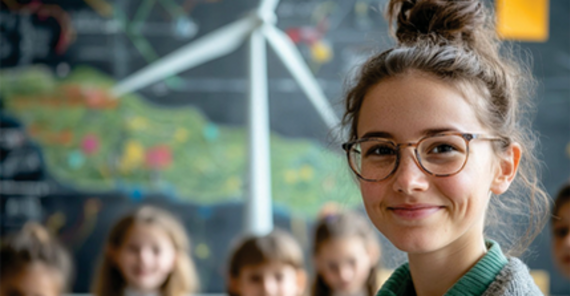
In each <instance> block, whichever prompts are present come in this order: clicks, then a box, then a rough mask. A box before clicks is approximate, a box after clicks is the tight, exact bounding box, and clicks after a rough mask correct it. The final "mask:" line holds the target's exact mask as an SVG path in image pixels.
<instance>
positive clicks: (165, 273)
mask: <svg viewBox="0 0 570 296" xmlns="http://www.w3.org/2000/svg"><path fill="white" fill-rule="evenodd" d="M189 252H190V242H189V239H188V236H187V235H186V231H185V229H184V226H183V225H182V224H181V223H180V222H179V221H178V220H177V219H176V218H174V216H173V215H172V214H170V213H169V212H167V211H165V210H162V209H158V208H155V207H151V206H144V207H141V208H140V209H138V210H136V211H135V212H133V213H132V214H130V215H127V216H125V217H123V218H122V219H121V220H119V222H118V223H117V224H116V225H115V226H114V227H113V228H112V229H111V232H110V234H109V237H108V238H107V243H106V246H105V250H104V257H103V261H102V265H101V266H100V269H99V272H98V274H97V279H96V281H95V285H94V287H93V293H94V294H95V295H96V296H143V295H144V296H150V295H152V296H186V295H188V294H190V293H192V292H195V291H196V290H197V287H198V282H197V275H196V272H195V269H194V264H193V262H192V260H191V258H190V255H189V254H190V253H189Z"/></svg>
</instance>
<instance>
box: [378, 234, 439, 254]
mask: <svg viewBox="0 0 570 296" xmlns="http://www.w3.org/2000/svg"><path fill="white" fill-rule="evenodd" d="M387 238H388V240H390V242H392V244H393V245H394V246H395V247H396V248H397V249H398V250H400V251H402V252H406V253H408V254H421V253H429V252H432V251H435V250H437V249H438V248H441V246H442V241H441V240H439V239H438V238H437V236H430V237H427V236H426V235H413V234H410V235H401V234H399V235H395V236H392V237H387Z"/></svg>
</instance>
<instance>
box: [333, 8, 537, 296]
mask: <svg viewBox="0 0 570 296" xmlns="http://www.w3.org/2000/svg"><path fill="white" fill-rule="evenodd" d="M387 15H388V20H389V21H390V23H392V22H393V20H397V28H396V31H395V35H396V37H397V41H398V44H397V45H396V46H395V47H394V48H391V49H389V50H386V51H384V52H382V53H380V54H378V55H376V56H374V57H372V58H370V59H369V60H368V61H367V62H366V63H365V64H364V65H363V66H362V69H361V71H360V73H359V75H358V77H357V78H356V80H355V81H354V86H353V87H352V88H351V89H350V90H349V92H348V94H347V97H346V107H347V110H346V113H345V116H344V123H345V124H347V125H348V126H349V127H350V139H349V142H347V143H345V144H344V145H343V147H344V149H345V150H346V151H347V154H348V158H349V163H350V167H351V168H352V169H353V171H354V173H355V174H356V175H357V176H358V177H359V184H360V189H361V193H362V198H363V201H364V206H365V208H366V211H367V213H368V215H369V217H370V219H371V221H372V222H373V224H374V225H375V226H376V228H378V230H380V231H381V232H382V233H383V234H384V235H385V236H386V237H387V238H388V240H390V241H391V242H392V243H393V244H394V245H395V246H396V247H397V248H398V249H400V250H402V251H404V252H406V253H407V255H408V263H406V264H404V265H402V266H400V267H399V268H398V269H397V270H396V271H395V272H394V273H393V275H392V276H391V277H390V279H389V280H388V281H387V282H386V283H385V284H384V285H383V287H382V288H381V289H380V291H379V294H378V295H419V296H424V295H437V296H440V295H542V294H541V293H540V291H539V290H538V288H537V287H536V286H535V285H534V283H533V280H532V278H531V277H530V275H529V273H528V268H527V267H526V266H525V265H524V263H522V261H520V260H519V259H517V258H515V257H512V256H511V254H516V251H517V250H524V249H525V248H526V247H527V246H528V244H529V243H530V242H531V241H532V239H534V236H535V235H536V234H537V233H538V232H539V231H540V230H541V229H542V227H543V226H544V223H545V221H547V217H548V216H547V208H548V197H547V195H546V193H545V192H544V191H543V190H542V189H541V187H540V186H539V184H540V181H539V179H538V178H537V172H536V165H537V161H536V159H535V158H534V154H533V150H532V149H533V146H534V143H533V142H532V139H533V137H532V132H531V131H530V128H529V123H528V122H527V121H526V119H527V118H528V117H526V115H525V112H526V111H528V107H527V101H528V100H527V99H528V97H527V96H529V90H528V89H527V86H528V85H529V83H530V82H532V79H531V77H530V76H529V75H527V74H526V72H524V71H522V70H521V69H522V68H521V67H520V66H519V65H518V64H517V63H515V62H513V60H512V59H511V58H509V56H505V55H501V54H500V53H499V45H500V43H499V41H498V39H497V37H496V35H495V33H494V30H493V28H492V25H491V24H492V20H491V19H490V15H489V13H488V12H487V11H486V9H485V8H484V6H483V4H482V3H481V2H480V1H478V0H461V1H452V0H448V1H445V0H391V1H390V2H389V4H388V10H387ZM511 185H516V186H515V187H516V189H519V191H517V194H516V195H508V196H507V195H503V193H505V192H507V190H508V189H509V187H511ZM497 206H499V209H497ZM501 206H502V207H501ZM497 213H498V214H497ZM517 213H523V214H521V215H520V216H519V217H518V218H520V217H529V218H528V219H529V220H528V221H529V223H530V224H529V228H528V230H527V231H525V232H524V233H526V234H527V235H522V236H520V237H519V238H518V239H516V240H515V241H514V243H513V245H514V247H513V248H512V251H514V252H511V253H507V255H505V253H503V251H502V250H501V248H500V246H499V244H498V243H497V242H495V241H493V240H491V239H489V237H486V236H485V234H484V233H485V232H484V231H485V230H486V227H485V226H486V225H488V224H496V223H499V222H500V220H497V219H495V218H497V217H500V216H502V217H512V215H516V214H517ZM509 214H512V215H509ZM519 222H520V221H519ZM512 227H513V226H510V227H503V229H505V230H506V231H505V233H508V232H514V230H515V229H514V228H512Z"/></svg>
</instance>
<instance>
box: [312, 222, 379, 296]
mask: <svg viewBox="0 0 570 296" xmlns="http://www.w3.org/2000/svg"><path fill="white" fill-rule="evenodd" d="M352 237H357V238H360V239H362V243H364V244H365V246H366V247H367V248H374V251H375V252H376V253H377V254H378V255H380V242H379V241H378V236H377V235H376V233H375V232H374V228H373V227H372V225H370V223H369V222H368V221H367V220H366V218H364V217H363V216H362V215H359V214H357V213H354V212H336V213H335V212H331V213H328V214H325V215H323V216H322V217H321V218H320V219H319V220H318V221H317V225H316V229H315V234H314V239H313V256H316V255H317V254H318V253H319V250H320V249H321V248H322V246H323V245H324V244H326V243H327V242H329V241H331V240H334V239H345V238H352ZM377 260H378V261H379V256H378V258H377ZM371 265H372V267H371V268H370V271H369V273H368V278H367V280H366V283H365V285H366V287H365V288H366V293H367V295H368V296H373V295H375V294H376V292H377V290H378V287H379V283H378V268H379V266H378V265H379V262H373V263H372V264H371ZM333 292H334V291H332V290H331V288H330V287H329V286H328V284H327V283H326V282H325V280H324V279H323V277H322V275H321V274H319V273H318V272H317V273H315V278H314V280H313V285H312V287H311V295H312V296H330V295H333Z"/></svg>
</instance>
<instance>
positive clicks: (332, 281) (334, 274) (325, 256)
mask: <svg viewBox="0 0 570 296" xmlns="http://www.w3.org/2000/svg"><path fill="white" fill-rule="evenodd" d="M315 259H316V262H315V263H316V266H317V270H318V273H319V274H320V275H321V276H322V277H323V279H324V281H325V282H326V283H327V285H328V286H329V287H330V288H331V289H332V290H333V291H335V292H337V293H343V294H355V293H359V292H361V291H364V290H365V287H366V281H367V279H368V276H369V274H370V269H371V268H373V267H374V265H375V261H376V260H374V258H372V254H370V251H369V250H368V249H367V248H366V245H365V243H364V241H363V240H362V239H361V238H359V237H349V238H341V239H332V240H329V241H326V242H324V243H322V244H321V246H320V247H319V251H318V254H317V256H316V258H315Z"/></svg>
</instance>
